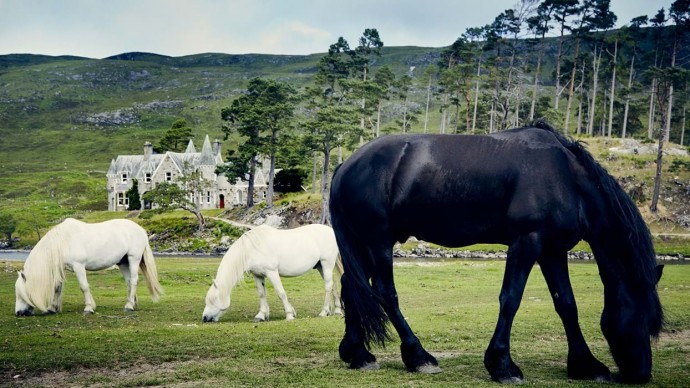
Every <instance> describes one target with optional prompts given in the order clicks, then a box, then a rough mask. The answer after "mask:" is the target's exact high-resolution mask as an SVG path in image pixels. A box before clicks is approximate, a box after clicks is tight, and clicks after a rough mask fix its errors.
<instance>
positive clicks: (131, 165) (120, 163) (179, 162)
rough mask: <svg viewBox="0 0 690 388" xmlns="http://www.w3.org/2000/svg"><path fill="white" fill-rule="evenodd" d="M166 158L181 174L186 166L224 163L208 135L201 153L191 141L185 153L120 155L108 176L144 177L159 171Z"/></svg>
mask: <svg viewBox="0 0 690 388" xmlns="http://www.w3.org/2000/svg"><path fill="white" fill-rule="evenodd" d="M166 158H169V159H170V160H171V161H172V162H173V164H174V165H175V167H176V168H177V169H178V171H180V172H181V171H182V169H184V168H185V166H190V167H191V168H193V169H196V168H197V167H200V166H216V165H218V164H220V163H223V158H222V157H221V156H220V154H217V155H216V154H214V152H213V148H212V147H211V142H210V140H209V137H208V135H206V138H205V139H204V144H203V146H202V149H201V152H196V148H195V147H194V143H193V142H192V140H191V139H190V140H189V144H187V149H186V150H185V152H171V151H168V152H166V153H165V154H152V155H150V156H148V157H145V156H144V155H119V156H118V157H117V158H116V159H113V160H111V162H110V167H109V168H108V172H107V173H106V175H108V176H117V175H120V174H123V173H128V174H130V175H131V177H132V178H136V177H142V176H143V175H144V174H145V173H147V172H151V173H153V172H154V171H157V170H158V168H159V167H160V165H161V163H162V162H163V161H164V160H165V159H166Z"/></svg>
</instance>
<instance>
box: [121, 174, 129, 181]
mask: <svg viewBox="0 0 690 388" xmlns="http://www.w3.org/2000/svg"><path fill="white" fill-rule="evenodd" d="M127 179H128V176H127V173H126V172H124V173H122V183H127Z"/></svg>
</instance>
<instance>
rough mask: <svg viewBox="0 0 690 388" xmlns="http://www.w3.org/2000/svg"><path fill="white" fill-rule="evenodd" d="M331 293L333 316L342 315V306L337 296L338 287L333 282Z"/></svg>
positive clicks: (338, 295)
mask: <svg viewBox="0 0 690 388" xmlns="http://www.w3.org/2000/svg"><path fill="white" fill-rule="evenodd" d="M331 277H332V275H331ZM331 292H332V293H333V303H334V304H335V309H334V310H333V314H334V315H343V306H342V305H341V304H340V294H338V287H337V286H336V285H335V281H334V282H333V289H332V290H331Z"/></svg>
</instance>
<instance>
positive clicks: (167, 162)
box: [106, 135, 268, 211]
mask: <svg viewBox="0 0 690 388" xmlns="http://www.w3.org/2000/svg"><path fill="white" fill-rule="evenodd" d="M222 163H223V158H222V156H221V152H220V141H218V140H216V141H214V142H213V146H212V145H211V142H210V141H209V138H208V135H207V136H206V138H205V139H204V144H203V146H202V148H201V152H196V149H195V147H194V143H193V142H192V140H191V139H190V140H189V144H188V145H187V149H186V150H185V152H170V151H168V152H166V153H164V154H154V153H153V146H152V145H151V143H149V142H146V144H144V153H143V155H119V156H118V157H117V158H116V159H113V160H112V161H111V162H110V168H109V169H108V172H107V174H106V175H107V179H108V186H107V188H108V210H111V211H117V210H127V209H128V206H129V200H128V199H127V195H126V192H127V190H129V189H130V188H131V187H132V185H133V181H134V179H136V180H137V182H138V185H139V195H140V196H143V195H144V193H146V192H147V191H149V190H151V189H152V188H153V187H155V185H157V184H158V183H161V182H176V181H177V178H179V177H180V176H181V175H182V174H183V171H184V170H185V169H187V170H193V171H199V172H200V173H201V174H202V175H203V177H204V179H207V180H208V181H210V182H211V187H210V188H208V189H207V190H206V191H205V192H204V193H200V194H199V197H198V198H194V201H195V202H196V203H198V204H199V205H200V208H201V209H219V208H221V209H222V208H226V207H233V206H240V205H244V204H246V203H247V192H248V188H249V185H248V182H247V181H246V180H244V179H239V178H238V179H237V181H236V182H234V183H230V182H228V179H227V178H226V177H225V176H224V175H218V174H216V173H215V170H216V167H217V166H218V165H219V164H222ZM266 175H267V174H266V172H265V171H263V170H262V169H260V168H257V170H256V174H255V178H254V199H255V201H256V202H261V201H263V200H264V198H265V197H266V190H267V187H268V185H267V182H266ZM142 207H143V208H145V209H147V208H150V207H151V204H149V203H145V202H144V201H143V200H142Z"/></svg>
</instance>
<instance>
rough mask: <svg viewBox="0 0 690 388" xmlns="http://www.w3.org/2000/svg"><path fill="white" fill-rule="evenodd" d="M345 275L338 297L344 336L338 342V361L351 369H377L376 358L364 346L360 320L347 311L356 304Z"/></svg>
mask: <svg viewBox="0 0 690 388" xmlns="http://www.w3.org/2000/svg"><path fill="white" fill-rule="evenodd" d="M346 276H347V273H344V274H343V276H342V277H341V283H342V286H341V289H340V296H341V298H342V301H343V307H344V308H345V335H344V336H343V339H342V340H341V341H340V346H339V348H338V353H339V354H340V359H341V360H343V361H345V362H348V363H350V368H352V369H363V370H366V369H378V367H379V366H378V364H377V363H376V357H374V355H373V354H371V352H369V350H367V347H366V346H365V344H364V332H363V330H362V318H361V317H359V316H357V314H355V311H356V310H354V309H350V310H348V309H347V306H348V305H351V304H353V303H356V302H355V301H354V300H353V298H352V295H351V293H350V289H349V283H347V281H346Z"/></svg>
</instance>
